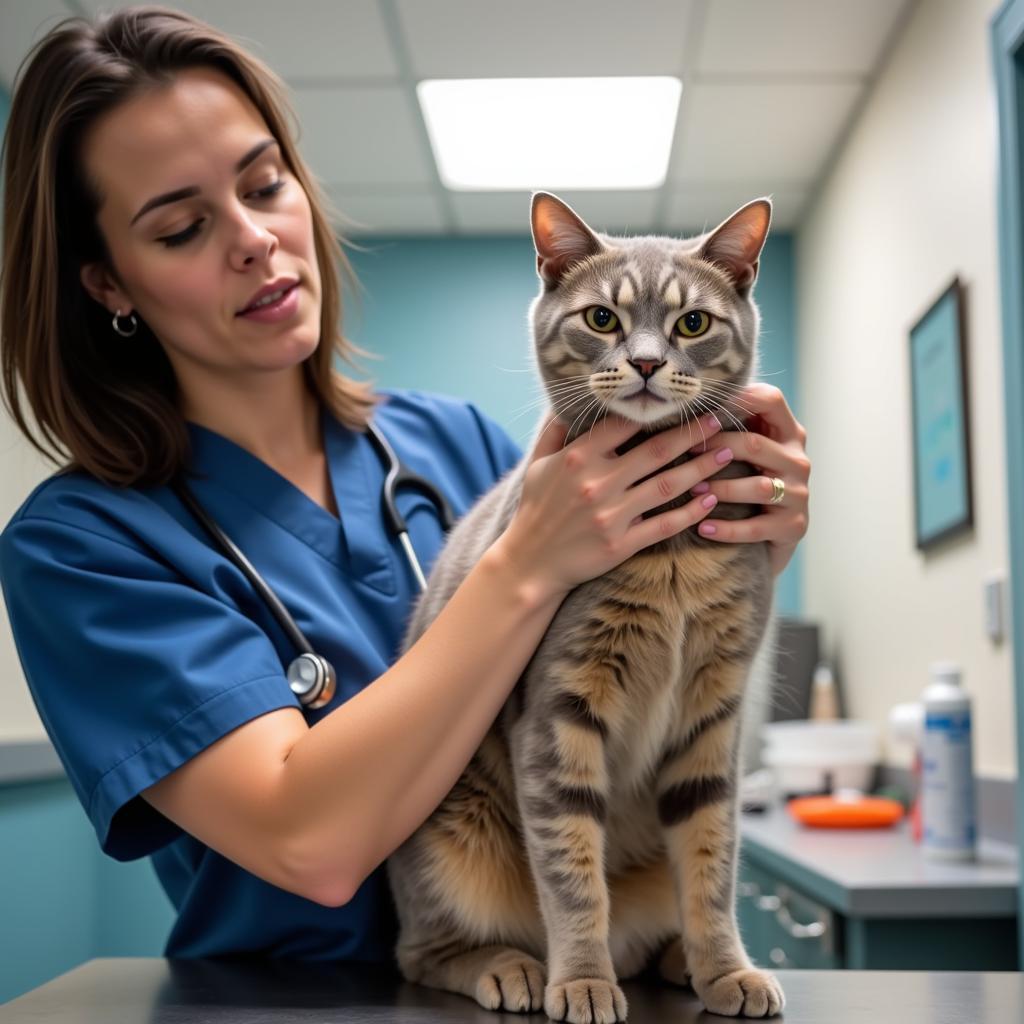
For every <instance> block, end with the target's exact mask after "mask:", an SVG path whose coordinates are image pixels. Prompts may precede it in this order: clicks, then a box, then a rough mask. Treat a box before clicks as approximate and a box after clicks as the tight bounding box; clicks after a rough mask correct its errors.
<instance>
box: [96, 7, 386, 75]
mask: <svg viewBox="0 0 1024 1024" xmlns="http://www.w3.org/2000/svg"><path fill="white" fill-rule="evenodd" d="M80 2H81V3H82V5H83V6H84V7H85V8H87V9H88V10H89V11H92V12H95V11H98V10H111V9H114V8H120V7H130V6H132V5H131V4H130V3H118V2H114V3H111V2H109V0H80ZM167 6H170V7H176V8H178V9H180V10H184V11H187V12H188V13H190V14H193V15H195V16H196V17H197V18H201V19H202V20H203V21H206V22H209V24H211V25H213V26H215V27H216V28H219V29H220V30H221V31H222V32H227V33H228V34H229V35H231V36H232V37H234V38H235V39H237V40H238V41H239V42H241V43H242V44H243V45H244V46H245V47H246V48H247V49H249V50H251V51H252V53H253V54H254V55H255V56H257V57H260V58H261V59H262V60H264V61H266V63H268V64H269V65H270V66H271V67H272V68H273V69H274V70H275V71H276V72H277V73H278V74H279V75H281V76H282V77H283V78H298V79H303V80H308V79H309V78H320V77H328V78H332V79H344V78H359V77H365V76H367V75H374V76H379V75H386V76H389V77H393V76H395V75H397V74H398V69H397V66H396V64H395V57H394V54H393V53H392V49H391V44H390V41H389V39H388V35H387V32H386V31H385V29H384V23H383V21H382V20H381V16H380V11H379V9H378V6H377V2H376V0H300V2H299V3H291V4H287V3H253V2H252V0H171V2H170V3H168V4H167Z"/></svg>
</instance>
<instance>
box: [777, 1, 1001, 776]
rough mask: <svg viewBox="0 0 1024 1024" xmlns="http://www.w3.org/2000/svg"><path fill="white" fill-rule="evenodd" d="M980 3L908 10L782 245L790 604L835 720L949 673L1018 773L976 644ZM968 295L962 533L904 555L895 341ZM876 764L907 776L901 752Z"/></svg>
mask: <svg viewBox="0 0 1024 1024" xmlns="http://www.w3.org/2000/svg"><path fill="white" fill-rule="evenodd" d="M998 7H999V4H998V3H997V2H996V0H924V2H922V3H920V4H919V5H918V6H917V8H916V9H915V11H914V12H913V14H912V16H911V18H910V20H909V21H908V23H907V25H906V26H905V28H904V31H903V32H902V33H901V35H900V37H899V38H898V39H897V40H896V42H895V45H894V47H893V49H892V51H891V53H890V55H889V59H888V60H887V62H886V65H885V67H884V69H883V71H882V74H881V76H880V78H879V80H878V82H877V83H876V87H875V89H874V90H873V92H872V93H871V95H870V96H869V98H868V100H867V102H866V104H865V106H864V107H863V109H862V111H861V114H860V116H859V117H858V118H857V120H856V122H855V124H854V126H853V129H852V131H851V133H850V135H849V137H848V138H847V140H846V142H845V144H844V146H843V148H842V149H841V151H840V153H839V156H838V159H837V160H836V162H835V164H834V166H833V168H832V171H831V173H830V175H829V176H828V177H827V179H826V181H825V183H824V186H823V188H822V189H821V190H820V191H819V192H818V193H817V195H816V197H815V200H814V203H813V206H812V208H811V210H810V211H809V216H808V218H807V220H806V221H805V222H804V224H803V226H802V229H801V231H800V233H799V234H798V237H797V254H796V274H797V281H796V294H797V332H798V355H797V365H798V366H800V373H801V403H802V409H803V412H804V422H805V425H806V427H807V430H808V434H809V440H808V453H809V455H810V457H811V461H812V464H813V468H812V474H811V513H810V515H811V525H810V529H809V531H808V534H807V537H806V539H805V545H806V547H805V552H804V555H805V560H804V564H805V566H806V579H805V604H806V611H807V614H808V616H809V617H811V618H818V619H820V620H821V621H822V623H823V624H824V636H825V644H826V649H827V650H829V651H832V652H834V653H835V654H836V656H837V658H838V661H839V667H840V671H841V673H842V677H843V685H844V687H845V691H846V695H847V711H848V714H849V715H850V717H856V718H864V719H869V720H871V721H874V722H876V723H877V724H879V725H880V726H884V725H885V722H886V716H887V712H888V709H889V708H890V707H891V705H893V704H894V703H898V702H901V701H906V700H915V699H916V698H917V696H918V695H919V693H920V690H921V689H922V687H923V686H924V685H925V683H926V681H927V668H928V664H929V662H930V661H932V660H934V659H938V658H952V659H954V660H957V661H959V662H960V663H961V664H962V665H963V666H964V670H965V686H966V688H967V689H968V690H969V692H970V693H971V695H972V698H973V700H974V730H975V731H974V743H975V769H976V771H978V772H979V773H981V774H985V775H990V776H997V777H1003V778H1009V777H1013V776H1014V775H1015V774H1016V739H1015V735H1014V716H1013V700H1014V698H1013V678H1012V664H1011V662H1012V657H1011V649H1010V643H1009V641H1006V642H1004V643H1003V644H1001V645H999V646H995V645H993V644H992V642H991V641H990V640H989V639H988V638H987V637H986V635H985V632H984V628H983V621H984V620H983V605H982V579H983V577H984V576H985V574H986V573H987V572H989V571H990V570H1004V571H1005V570H1006V569H1007V567H1008V564H1009V545H1008V536H1007V518H1006V483H1005V474H1006V468H1005V459H1006V454H1005V444H1004V422H1003V419H1004V416H1003V383H1002V350H1001V344H1002V341H1001V336H1000V316H999V298H998V287H999V282H998V237H997V231H996V198H997V193H996V185H997V179H996V168H997V135H996V96H995V84H994V80H993V74H992V71H991V67H990V65H991V58H990V53H989V21H990V19H991V17H992V15H993V14H994V13H995V11H996V9H997V8H998ZM954 274H958V275H959V276H960V278H961V281H962V282H963V283H964V285H965V286H966V292H967V302H966V313H967V316H966V330H967V364H968V374H969V397H968V402H969V405H970V410H969V423H970V427H969V429H970V443H971V456H972V459H973V484H974V514H975V527H974V531H973V533H969V534H965V535H963V536H962V537H961V538H960V539H957V540H951V541H949V542H948V543H947V544H945V545H943V546H942V548H941V549H940V550H937V551H935V552H934V553H932V552H929V554H928V555H922V554H921V553H920V552H918V550H917V548H916V547H915V534H914V491H913V451H912V443H911V437H912V433H911V430H912V428H911V406H910V380H909V340H908V332H909V330H910V328H911V326H912V325H913V324H914V323H915V321H916V320H917V319H918V317H920V315H921V314H922V313H923V312H924V311H925V310H926V309H927V308H928V306H929V305H930V304H931V303H932V301H933V300H934V299H935V298H937V297H938V295H939V293H940V292H941V291H942V290H943V289H944V288H945V287H946V285H947V284H948V283H949V282H950V281H951V279H952V278H953V276H954ZM886 760H887V761H888V763H890V764H900V765H906V764H908V763H909V751H905V750H904V749H903V748H902V746H899V747H890V748H888V749H887V755H886Z"/></svg>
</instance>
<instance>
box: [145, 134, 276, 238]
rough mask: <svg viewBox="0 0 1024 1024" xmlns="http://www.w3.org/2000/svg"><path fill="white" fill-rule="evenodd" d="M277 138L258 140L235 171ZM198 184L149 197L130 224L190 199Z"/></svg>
mask: <svg viewBox="0 0 1024 1024" xmlns="http://www.w3.org/2000/svg"><path fill="white" fill-rule="evenodd" d="M276 145H277V139H263V140H262V141H261V142H257V143H256V145H255V146H253V147H252V149H250V150H249V152H248V153H246V154H245V156H243V157H242V159H241V160H239V161H238V163H237V164H235V173H236V174H241V173H242V171H244V170H245V169H246V167H248V166H249V164H251V163H252V162H253V160H255V159H256V157H258V156H259V155H260V153H262V152H263V151H264V150H265V149H267V148H269V147H270V146H276ZM199 191H200V189H199V186H198V185H188V186H187V187H185V188H177V189H175V190H174V191H173V192H165V193H164V194H163V195H160V196H154V197H153V198H152V199H148V200H147V201H146V202H145V203H143V205H142V209H141V210H139V212H138V213H137V214H135V216H134V217H132V219H131V223H130V224H129V225H128V226H129V227H131V226H132V224H134V223H135V222H136V221H137V220H138V219H139V218H140V217H141V216H142V215H143V214H144V213H149V211H150V210H152V209H153V208H154V207H156V206H164V205H166V204H167V203H176V202H177V201H178V200H179V199H188V198H189V197H190V196H197V195H199Z"/></svg>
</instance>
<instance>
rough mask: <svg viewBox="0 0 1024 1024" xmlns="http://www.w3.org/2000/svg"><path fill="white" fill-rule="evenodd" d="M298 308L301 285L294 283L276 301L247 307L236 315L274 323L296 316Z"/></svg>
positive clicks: (260, 321) (262, 322)
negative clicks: (251, 307) (250, 307)
mask: <svg viewBox="0 0 1024 1024" xmlns="http://www.w3.org/2000/svg"><path fill="white" fill-rule="evenodd" d="M298 308H299V285H298V284H293V285H292V286H291V287H290V288H288V289H287V290H286V291H285V293H284V294H283V295H282V296H281V297H280V298H279V299H278V300H277V301H276V302H269V303H267V304H266V305H265V306H256V307H255V308H253V309H246V310H243V311H242V312H241V313H236V314H235V315H236V316H240V317H244V318H245V319H246V320H254V321H256V322H257V323H261V324H272V323H278V322H279V321H281V320H287V319H288V318H289V317H291V316H294V314H295V313H296V311H297V310H298Z"/></svg>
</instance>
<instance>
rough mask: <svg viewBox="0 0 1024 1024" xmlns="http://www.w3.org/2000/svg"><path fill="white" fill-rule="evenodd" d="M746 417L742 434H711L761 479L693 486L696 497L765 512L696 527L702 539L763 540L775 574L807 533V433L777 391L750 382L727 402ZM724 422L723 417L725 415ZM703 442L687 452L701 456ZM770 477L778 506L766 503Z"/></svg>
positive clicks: (808, 470) (716, 520) (768, 496)
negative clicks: (775, 481)
mask: <svg viewBox="0 0 1024 1024" xmlns="http://www.w3.org/2000/svg"><path fill="white" fill-rule="evenodd" d="M730 405H734V406H736V408H738V409H739V410H741V412H742V413H743V414H744V415H745V418H746V429H745V430H737V431H731V430H725V429H724V425H723V430H722V431H721V432H719V433H716V434H715V435H714V437H713V443H714V446H715V447H716V448H718V447H722V446H726V445H727V446H728V447H729V448H731V449H732V451H733V453H734V454H735V456H736V458H737V459H738V460H740V461H741V462H749V463H750V464H751V465H752V466H753V467H754V468H755V469H756V470H757V471H758V473H760V474H761V475H760V476H750V477H746V478H744V479H740V480H715V481H712V482H711V483H710V485H709V484H708V483H706V482H705V483H703V484H698V485H697V486H696V487H694V488H693V492H694V493H695V494H703V493H711V494H714V495H715V496H716V497H717V498H718V499H719V501H733V502H741V503H749V504H753V505H763V506H764V512H763V513H762V514H760V515H756V516H754V517H753V518H752V519H740V520H728V521H726V520H721V519H712V518H708V519H707V520H706V521H705V522H703V523H701V524H700V526H699V527H698V531H697V532H698V533H699V534H700V535H701V536H702V537H709V538H711V539H713V540H721V541H728V542H732V543H741V544H744V543H750V542H752V541H761V540H766V541H768V544H769V551H770V552H771V561H772V571H773V572H774V573H775V575H776V576H778V574H779V573H780V572H782V570H783V569H785V568H786V566H787V565H788V564H789V560H790V559H791V558H792V557H793V552H794V551H795V550H796V546H797V544H798V543H799V542H800V538H801V537H803V535H804V534H805V533H806V532H807V523H808V508H807V494H808V490H807V481H808V478H809V477H810V475H811V461H810V459H808V458H807V453H806V451H805V450H804V448H805V445H806V442H807V431H806V430H804V428H803V427H802V426H801V425H800V424H799V423H797V421H796V419H795V417H794V416H793V413H792V411H791V410H790V408H789V406H788V405H787V404H786V399H785V396H784V395H783V394H782V392H781V391H780V390H779V389H778V388H777V387H774V386H773V385H771V384H764V383H759V384H751V385H749V386H748V387H746V388H744V389H743V390H742V391H740V392H738V393H737V394H736V395H735V397H733V398H732V399H731V400H730ZM725 419H726V420H728V419H729V417H728V416H726V417H725ZM704 448H705V444H704V441H701V442H700V443H699V444H696V445H694V447H693V448H691V449H690V451H691V452H701V451H703V450H704ZM772 477H778V478H779V479H780V480H782V482H783V483H784V484H785V488H786V489H785V494H784V496H783V498H782V501H781V503H780V504H778V505H769V504H768V502H769V500H770V499H771V496H772V493H773V489H772V482H771V478H772Z"/></svg>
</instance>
